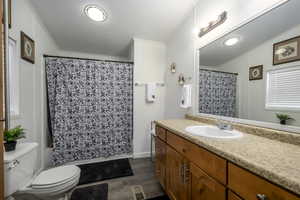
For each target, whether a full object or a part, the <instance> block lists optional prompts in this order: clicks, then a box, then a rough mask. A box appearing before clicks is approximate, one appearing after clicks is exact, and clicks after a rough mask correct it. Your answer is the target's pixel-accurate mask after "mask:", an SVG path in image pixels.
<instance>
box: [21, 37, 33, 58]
mask: <svg viewBox="0 0 300 200" xmlns="http://www.w3.org/2000/svg"><path fill="white" fill-rule="evenodd" d="M21 57H22V58H23V59H24V60H26V61H28V62H30V63H32V64H34V59H35V44H34V41H33V39H31V38H30V37H29V36H28V35H26V34H25V33H24V32H21Z"/></svg>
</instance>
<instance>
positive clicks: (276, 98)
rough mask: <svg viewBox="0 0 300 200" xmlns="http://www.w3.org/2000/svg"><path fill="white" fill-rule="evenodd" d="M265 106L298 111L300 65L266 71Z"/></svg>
mask: <svg viewBox="0 0 300 200" xmlns="http://www.w3.org/2000/svg"><path fill="white" fill-rule="evenodd" d="M266 92H267V96H266V108H267V109H274V110H298V111H300V66H297V67H290V68H286V69H279V70H274V71H269V72H268V73H267V91H266Z"/></svg>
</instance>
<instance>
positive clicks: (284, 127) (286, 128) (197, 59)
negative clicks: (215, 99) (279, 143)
mask: <svg viewBox="0 0 300 200" xmlns="http://www.w3.org/2000/svg"><path fill="white" fill-rule="evenodd" d="M289 1H290V0H282V1H279V2H278V3H276V4H275V5H273V6H272V7H270V8H268V9H266V10H264V11H263V12H261V13H258V14H257V15H255V16H254V17H252V18H250V19H248V20H245V21H244V22H242V23H241V24H239V25H237V26H236V27H233V28H232V29H230V30H229V31H227V32H225V33H223V34H221V35H220V36H219V37H217V38H216V39H214V40H212V41H210V42H209V43H207V44H206V45H204V46H201V47H199V48H196V49H195V51H196V52H195V69H194V75H195V79H194V80H195V83H194V86H195V91H196V92H195V96H196V97H195V98H194V101H195V103H194V109H193V114H194V115H195V116H200V117H207V118H213V119H217V120H223V121H228V122H231V123H239V124H246V125H252V126H258V127H262V128H269V129H274V130H279V131H286V132H291V133H297V134H300V127H298V126H289V125H281V124H277V123H272V122H263V121H256V120H250V119H242V118H232V117H225V116H219V115H213V114H205V113H199V112H198V110H199V104H198V100H199V89H198V88H199V69H200V52H201V49H202V48H204V47H206V46H208V45H210V44H211V43H213V42H215V41H217V40H219V39H221V38H223V37H224V36H226V35H228V34H230V33H232V32H234V31H236V30H238V29H239V28H241V27H243V26H246V25H247V24H249V23H251V22H253V21H254V20H256V19H258V18H259V17H262V16H263V15H265V14H266V13H269V12H272V10H274V9H276V8H278V7H280V6H282V5H283V4H285V3H287V2H289Z"/></svg>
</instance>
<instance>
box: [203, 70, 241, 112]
mask: <svg viewBox="0 0 300 200" xmlns="http://www.w3.org/2000/svg"><path fill="white" fill-rule="evenodd" d="M236 87H237V74H232V73H226V72H218V71H210V70H203V69H200V71H199V112H200V113H206V114H213V115H220V116H227V117H235V116H236Z"/></svg>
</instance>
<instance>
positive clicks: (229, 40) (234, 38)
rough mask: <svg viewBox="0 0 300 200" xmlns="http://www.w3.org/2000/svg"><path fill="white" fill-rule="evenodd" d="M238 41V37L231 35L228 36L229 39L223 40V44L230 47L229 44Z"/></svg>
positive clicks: (234, 43)
mask: <svg viewBox="0 0 300 200" xmlns="http://www.w3.org/2000/svg"><path fill="white" fill-rule="evenodd" d="M239 41H240V39H239V38H237V37H233V38H230V39H228V40H226V41H225V42H224V44H225V45H226V46H229V47H230V46H234V45H236V44H237V43H238V42H239Z"/></svg>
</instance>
